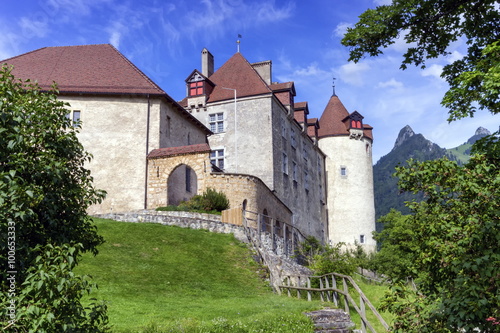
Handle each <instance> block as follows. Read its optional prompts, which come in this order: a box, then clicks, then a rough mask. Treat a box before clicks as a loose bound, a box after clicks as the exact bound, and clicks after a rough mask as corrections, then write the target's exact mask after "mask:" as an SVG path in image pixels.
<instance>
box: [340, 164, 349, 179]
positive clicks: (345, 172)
mask: <svg viewBox="0 0 500 333" xmlns="http://www.w3.org/2000/svg"><path fill="white" fill-rule="evenodd" d="M340 175H341V176H342V177H347V168H346V167H345V166H342V167H340Z"/></svg>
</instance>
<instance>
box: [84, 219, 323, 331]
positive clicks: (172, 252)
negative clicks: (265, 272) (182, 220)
mask: <svg viewBox="0 0 500 333" xmlns="http://www.w3.org/2000/svg"><path fill="white" fill-rule="evenodd" d="M96 225H97V227H98V230H99V233H100V234H101V235H103V236H104V238H105V239H106V243H105V244H104V245H102V246H101V247H100V248H99V251H100V252H99V255H98V256H96V257H92V256H85V257H84V258H83V260H82V262H81V264H80V265H79V267H78V272H79V273H82V274H89V275H92V276H93V278H94V281H95V282H97V284H98V285H99V289H98V290H97V291H96V292H95V293H94V294H93V295H91V296H92V297H96V298H98V299H105V300H107V301H108V302H109V303H108V307H109V315H110V320H111V323H112V324H113V326H114V330H113V331H114V332H190V333H191V332H199V331H200V330H201V328H202V327H203V328H204V329H205V331H204V332H312V330H311V327H312V326H311V324H310V322H309V321H308V320H307V319H306V318H305V316H303V315H302V312H304V311H310V310H314V309H318V308H320V307H321V304H320V303H319V302H306V301H299V300H296V299H291V298H287V297H284V296H278V295H275V294H273V293H272V291H271V290H270V288H269V287H268V286H267V284H266V283H265V282H264V281H263V280H262V279H261V278H260V277H259V274H262V270H261V268H260V267H259V266H258V265H257V264H256V263H255V262H254V261H253V259H252V258H251V253H250V252H249V251H248V249H247V247H246V246H245V245H243V244H241V243H240V242H238V241H236V240H235V239H234V237H233V236H232V235H223V234H215V233H210V232H207V231H202V230H189V229H182V228H178V227H167V226H163V225H159V224H136V223H124V222H115V221H109V220H99V219H96ZM261 329H262V331H260V330H261Z"/></svg>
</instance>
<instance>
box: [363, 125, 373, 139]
mask: <svg viewBox="0 0 500 333" xmlns="http://www.w3.org/2000/svg"><path fill="white" fill-rule="evenodd" d="M363 135H364V136H366V137H367V138H370V139H371V140H372V141H373V127H371V126H370V125H368V124H363Z"/></svg>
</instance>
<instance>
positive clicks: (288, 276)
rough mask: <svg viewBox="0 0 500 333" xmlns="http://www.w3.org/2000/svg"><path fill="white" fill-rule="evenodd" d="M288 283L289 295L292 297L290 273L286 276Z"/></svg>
mask: <svg viewBox="0 0 500 333" xmlns="http://www.w3.org/2000/svg"><path fill="white" fill-rule="evenodd" d="M286 285H287V286H288V287H289V288H288V297H292V294H291V292H290V275H287V277H286Z"/></svg>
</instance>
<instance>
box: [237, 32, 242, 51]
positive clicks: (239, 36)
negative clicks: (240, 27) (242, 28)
mask: <svg viewBox="0 0 500 333" xmlns="http://www.w3.org/2000/svg"><path fill="white" fill-rule="evenodd" d="M240 38H241V35H240V34H238V40H237V41H236V45H237V47H238V53H240Z"/></svg>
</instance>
